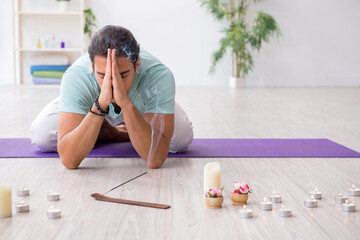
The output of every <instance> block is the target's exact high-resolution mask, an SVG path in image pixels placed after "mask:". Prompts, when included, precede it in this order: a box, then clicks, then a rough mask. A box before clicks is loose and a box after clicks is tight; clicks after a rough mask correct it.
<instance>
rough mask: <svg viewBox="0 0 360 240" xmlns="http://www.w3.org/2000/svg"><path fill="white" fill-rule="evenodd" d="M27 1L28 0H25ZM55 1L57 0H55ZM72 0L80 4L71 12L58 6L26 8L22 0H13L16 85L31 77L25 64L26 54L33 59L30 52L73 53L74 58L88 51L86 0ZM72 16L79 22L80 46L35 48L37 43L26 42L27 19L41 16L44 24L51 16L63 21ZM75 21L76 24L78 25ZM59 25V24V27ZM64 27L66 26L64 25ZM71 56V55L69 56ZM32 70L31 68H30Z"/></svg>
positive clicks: (78, 39)
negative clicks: (85, 31) (25, 25)
mask: <svg viewBox="0 0 360 240" xmlns="http://www.w3.org/2000/svg"><path fill="white" fill-rule="evenodd" d="M23 1H26V0H23ZM42 1H45V0H42ZM53 1H54V2H55V0H53ZM71 2H76V3H77V4H78V7H77V9H76V10H75V11H69V12H60V11H56V8H52V9H50V10H48V9H31V10H25V9H23V8H22V0H13V4H12V6H13V9H12V10H13V11H12V12H13V19H14V21H13V29H14V31H13V38H14V49H13V50H14V66H15V69H14V70H15V73H14V74H15V85H21V84H24V78H27V77H31V75H29V74H26V72H24V71H27V69H26V67H25V64H24V58H25V57H24V56H27V57H28V59H30V60H31V56H30V55H29V54H34V53H38V54H52V55H54V54H66V55H68V56H69V55H72V56H73V58H77V57H78V56H80V55H81V54H82V53H83V52H85V51H86V46H85V44H86V43H85V36H84V34H83V28H84V21H85V16H84V9H85V0H72V1H71ZM68 17H72V18H75V19H76V21H77V22H76V24H78V26H80V27H79V29H78V30H76V32H78V34H79V35H78V38H75V39H76V40H77V41H79V44H78V46H76V47H74V48H71V47H68V48H35V44H29V43H24V41H23V36H24V35H25V31H27V32H26V33H27V34H28V35H30V34H29V31H31V30H28V29H26V28H25V27H24V26H23V25H24V23H25V19H28V20H29V18H30V19H31V18H41V19H43V22H42V23H44V24H46V22H47V21H46V20H47V19H49V18H51V19H52V20H54V19H55V21H58V22H61V21H62V20H64V19H66V18H68ZM76 24H75V23H74V25H76ZM69 25H70V26H66V27H69V28H74V26H73V24H69ZM58 26H59V25H57V27H58ZM43 27H44V26H43ZM63 27H64V26H63ZM35 28H37V29H41V28H42V26H41V25H40V26H39V25H37V26H36V27H35ZM72 37H74V36H72ZM32 38H33V39H37V38H38V36H32ZM69 57H70V56H69ZM30 64H31V63H30V62H27V65H30ZM28 72H30V70H28Z"/></svg>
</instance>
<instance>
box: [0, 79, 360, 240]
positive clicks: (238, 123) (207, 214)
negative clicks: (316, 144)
mask: <svg viewBox="0 0 360 240" xmlns="http://www.w3.org/2000/svg"><path fill="white" fill-rule="evenodd" d="M58 93H59V89H58V88H57V87H33V86H23V87H19V88H15V87H0V96H1V98H0V99H1V101H0V109H1V111H2V113H1V117H0V124H1V128H0V137H1V138H9V137H28V136H29V134H28V129H29V126H30V124H31V121H32V120H33V119H34V117H35V116H36V115H37V113H38V112H39V111H40V109H41V108H42V107H44V106H45V105H46V103H47V102H49V101H50V100H51V99H53V98H54V97H56V96H57V95H58ZM177 101H178V102H179V103H180V105H181V106H183V108H184V109H185V110H186V112H187V113H188V115H189V117H190V119H191V120H192V121H193V126H194V131H195V137H196V138H215V137H217V138H232V137H237V138H329V139H331V140H333V141H335V142H337V143H340V144H342V145H345V146H347V147H349V148H352V149H354V150H356V151H360V107H359V106H360V88H298V89H292V88H267V89H241V90H232V89H227V88H205V87H179V88H178V89H177ZM211 161H218V162H219V163H220V165H221V168H222V175H221V185H222V186H224V187H225V194H224V204H223V208H222V209H215V210H210V209H207V208H206V207H205V205H204V201H203V196H202V190H203V168H204V166H205V164H206V163H207V162H211ZM144 171H149V173H148V174H146V175H145V176H143V177H141V178H139V179H137V180H135V181H133V182H131V183H129V184H127V185H125V186H123V187H121V188H119V189H117V190H115V191H113V192H111V193H109V194H108V195H109V196H113V197H119V198H125V199H131V200H139V201H149V202H156V203H165V204H169V205H171V208H170V209H168V210H157V209H150V208H143V207H136V206H127V205H120V204H113V203H104V202H99V201H95V200H94V199H92V198H91V197H90V195H91V194H92V193H96V192H99V193H103V192H105V191H107V190H109V189H110V188H112V187H114V186H116V185H118V184H119V183H121V182H124V181H126V180H127V179H129V178H132V177H134V176H136V175H138V174H140V173H142V172H144ZM236 180H239V181H246V182H247V183H248V184H249V185H250V188H251V189H252V190H253V194H251V195H250V197H249V202H248V204H249V205H248V207H249V208H251V209H253V210H254V218H252V219H240V218H239V217H238V210H239V208H240V207H238V206H234V205H232V204H231V201H230V191H231V190H232V186H233V183H234V181H236ZM3 182H8V183H10V184H11V185H12V187H13V190H15V189H16V187H18V186H19V185H22V186H26V187H29V188H30V191H31V194H30V197H29V198H27V199H25V200H26V201H28V202H29V203H30V209H31V210H30V212H29V213H25V214H17V213H16V212H15V210H14V211H13V217H11V218H6V219H0V239H206V240H208V239H360V197H358V198H350V200H351V201H354V202H355V203H356V204H357V208H358V210H357V212H355V213H343V212H342V211H341V209H340V207H339V205H336V204H335V203H334V196H335V195H336V194H337V193H339V192H342V193H343V194H344V195H347V189H348V188H349V187H350V186H351V185H352V184H353V183H355V184H356V185H358V186H360V159H339V158H332V159H330V158H323V159H319V158H311V159H309V158H308V159H304V158H289V159H285V158H283V159H280V158H279V159H276V158H268V159H266V158H258V159H254V158H251V159H250V158H238V159H236V158H232V159H191V158H185V159H168V160H167V161H166V162H165V164H164V165H163V167H161V168H160V169H156V170H149V169H147V167H146V165H145V164H144V162H143V161H142V160H141V159H104V158H101V159H100V158H98V159H86V160H85V161H84V162H83V163H82V164H81V166H80V169H78V170H67V169H65V168H64V167H63V166H62V165H61V163H60V161H59V159H0V183H3ZM315 187H317V188H318V189H319V190H320V191H322V192H323V200H321V201H320V202H319V207H318V208H315V209H309V208H305V207H304V205H303V201H304V199H305V198H307V193H308V192H309V191H310V190H313V189H314V188H315ZM273 189H274V190H275V191H276V192H277V193H279V194H281V195H282V196H283V205H285V206H286V207H288V208H291V209H292V210H293V217H291V218H281V217H279V216H277V214H276V211H275V210H273V211H272V212H263V211H260V210H259V208H258V203H259V201H261V200H262V199H263V197H264V196H268V195H269V194H270V193H271V192H272V190H273ZM48 191H58V192H60V194H61V200H60V201H58V202H55V203H54V206H55V207H57V208H60V209H61V210H62V218H61V219H57V220H50V219H47V217H46V209H47V208H48V207H49V206H50V202H48V201H47V200H46V193H47V192H48ZM20 200H21V199H19V198H18V197H17V196H16V193H15V191H13V204H15V203H16V202H19V201H20ZM280 206H281V204H278V205H276V206H275V207H276V209H278V208H279V207H280Z"/></svg>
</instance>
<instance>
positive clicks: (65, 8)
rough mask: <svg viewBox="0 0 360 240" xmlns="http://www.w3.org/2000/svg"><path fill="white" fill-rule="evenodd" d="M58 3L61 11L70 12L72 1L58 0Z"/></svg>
mask: <svg viewBox="0 0 360 240" xmlns="http://www.w3.org/2000/svg"><path fill="white" fill-rule="evenodd" d="M57 4H58V8H59V11H60V12H68V11H69V9H70V1H58V2H57Z"/></svg>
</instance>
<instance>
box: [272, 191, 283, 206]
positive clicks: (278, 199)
mask: <svg viewBox="0 0 360 240" xmlns="http://www.w3.org/2000/svg"><path fill="white" fill-rule="evenodd" d="M270 200H271V201H272V202H273V203H281V196H280V195H277V194H276V193H275V191H273V192H272V194H271V195H270Z"/></svg>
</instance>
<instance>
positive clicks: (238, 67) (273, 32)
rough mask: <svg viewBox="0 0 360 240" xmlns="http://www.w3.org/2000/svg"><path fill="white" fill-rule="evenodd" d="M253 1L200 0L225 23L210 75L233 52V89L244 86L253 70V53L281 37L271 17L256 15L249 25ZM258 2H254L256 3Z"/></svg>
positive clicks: (214, 54) (216, 17)
mask: <svg viewBox="0 0 360 240" xmlns="http://www.w3.org/2000/svg"><path fill="white" fill-rule="evenodd" d="M249 1H250V0H200V2H201V6H204V7H206V8H207V9H208V11H210V12H211V13H212V14H213V15H214V17H215V19H216V20H218V21H223V20H226V22H227V25H226V27H225V28H224V29H223V30H222V32H223V33H224V36H223V38H222V39H221V40H220V48H219V49H218V50H217V51H215V52H214V53H213V55H212V64H211V67H210V71H209V73H210V74H213V73H214V72H215V67H216V64H217V63H218V62H219V61H220V60H221V59H222V58H223V57H224V55H225V54H226V51H227V50H228V49H230V50H231V57H232V76H231V77H230V87H235V88H236V87H245V77H246V76H247V74H248V72H249V71H250V70H251V69H252V68H253V66H254V61H253V58H252V56H251V51H250V50H260V48H261V46H262V44H263V42H269V40H270V38H271V37H273V36H280V35H281V33H280V29H279V27H278V25H277V23H276V21H275V20H274V18H273V17H272V16H270V15H269V14H266V13H264V12H261V11H259V12H257V13H256V17H255V19H254V20H253V22H251V24H250V23H249V21H248V19H247V14H248V7H249V4H248V2H249ZM257 1H258V0H254V3H256V2H257Z"/></svg>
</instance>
